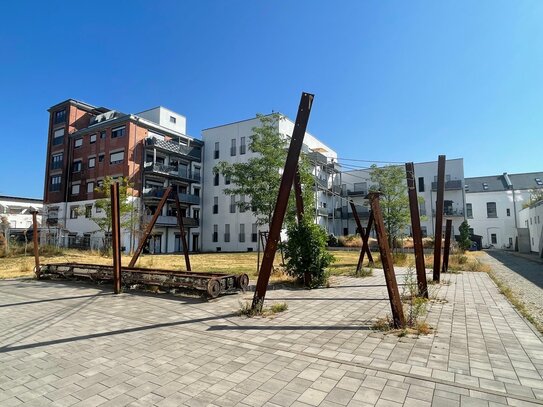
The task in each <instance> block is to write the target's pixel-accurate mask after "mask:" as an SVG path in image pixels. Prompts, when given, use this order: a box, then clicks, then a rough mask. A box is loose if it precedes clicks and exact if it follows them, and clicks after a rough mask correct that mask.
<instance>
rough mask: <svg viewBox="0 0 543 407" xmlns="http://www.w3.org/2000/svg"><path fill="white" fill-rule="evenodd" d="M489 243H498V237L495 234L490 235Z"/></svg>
mask: <svg viewBox="0 0 543 407" xmlns="http://www.w3.org/2000/svg"><path fill="white" fill-rule="evenodd" d="M490 242H491V243H492V244H497V243H498V236H497V235H496V233H492V234H491V235H490Z"/></svg>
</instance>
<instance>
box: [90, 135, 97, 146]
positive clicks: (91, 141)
mask: <svg viewBox="0 0 543 407" xmlns="http://www.w3.org/2000/svg"><path fill="white" fill-rule="evenodd" d="M94 143H96V134H91V136H90V144H94Z"/></svg>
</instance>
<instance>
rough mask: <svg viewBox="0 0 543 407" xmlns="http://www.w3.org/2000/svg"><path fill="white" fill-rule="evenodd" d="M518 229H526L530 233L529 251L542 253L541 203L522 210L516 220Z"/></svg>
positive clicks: (542, 223) (542, 214)
mask: <svg viewBox="0 0 543 407" xmlns="http://www.w3.org/2000/svg"><path fill="white" fill-rule="evenodd" d="M518 223H519V227H520V228H528V230H529V233H530V251H532V252H535V253H539V254H540V255H541V254H542V253H543V201H539V202H537V203H536V204H534V205H532V206H530V207H528V208H525V209H522V210H521V211H520V212H519V219H518Z"/></svg>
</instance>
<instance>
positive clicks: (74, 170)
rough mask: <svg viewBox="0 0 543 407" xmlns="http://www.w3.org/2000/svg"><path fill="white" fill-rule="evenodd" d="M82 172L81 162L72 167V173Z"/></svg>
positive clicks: (76, 162) (75, 162)
mask: <svg viewBox="0 0 543 407" xmlns="http://www.w3.org/2000/svg"><path fill="white" fill-rule="evenodd" d="M79 171H81V161H74V164H73V166H72V172H79Z"/></svg>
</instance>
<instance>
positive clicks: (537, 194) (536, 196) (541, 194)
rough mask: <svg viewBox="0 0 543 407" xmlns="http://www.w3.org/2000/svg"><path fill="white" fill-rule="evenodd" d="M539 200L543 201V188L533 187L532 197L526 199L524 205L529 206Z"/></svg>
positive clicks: (524, 206)
mask: <svg viewBox="0 0 543 407" xmlns="http://www.w3.org/2000/svg"><path fill="white" fill-rule="evenodd" d="M539 201H543V188H533V189H531V190H530V199H529V200H528V201H526V202H525V203H524V205H522V207H523V208H528V207H529V206H531V205H533V204H535V203H536V202H539Z"/></svg>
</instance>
